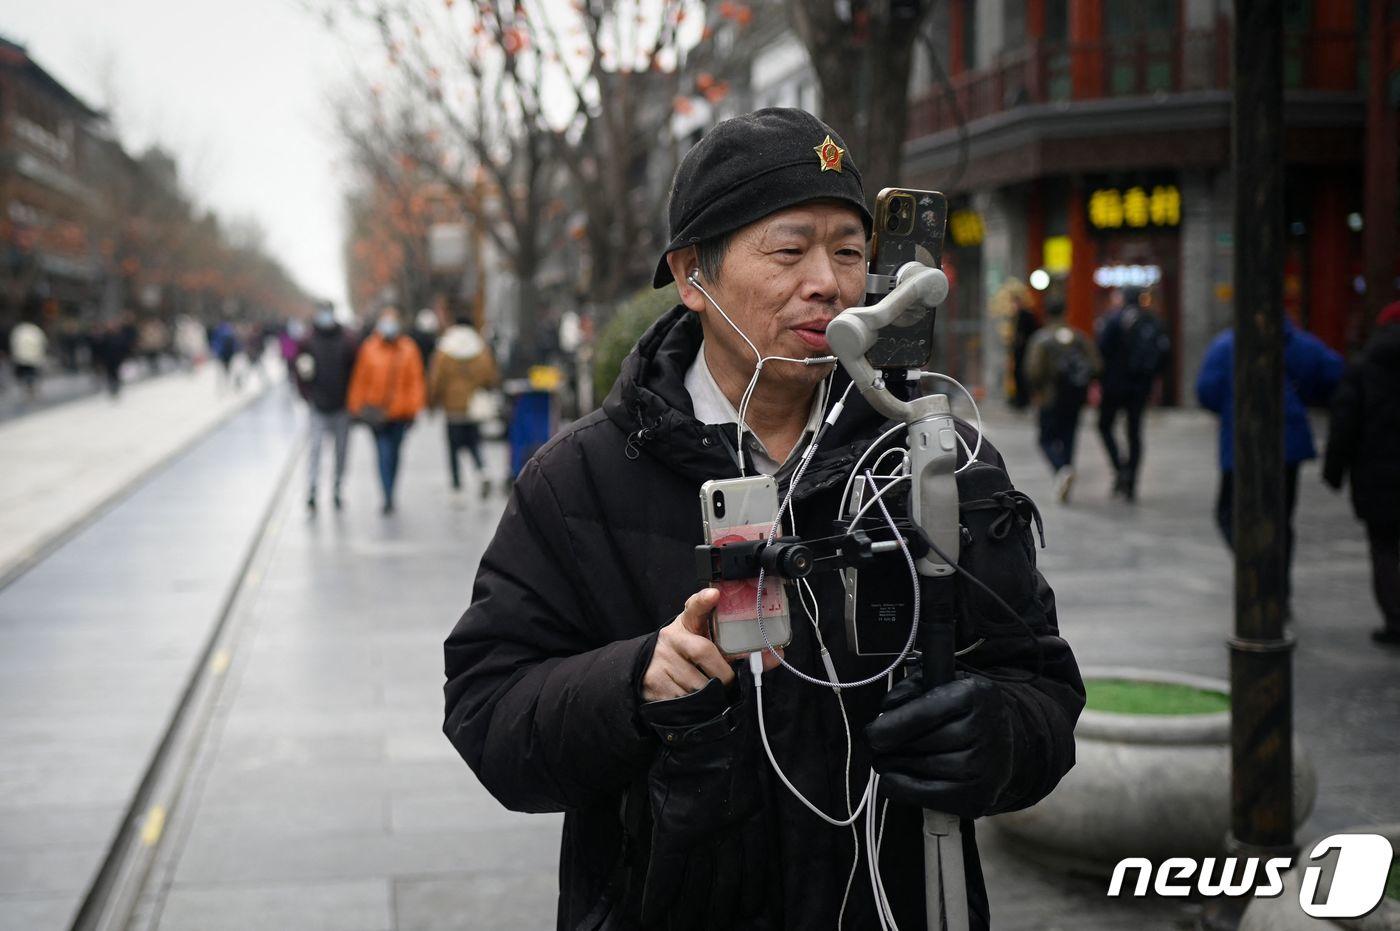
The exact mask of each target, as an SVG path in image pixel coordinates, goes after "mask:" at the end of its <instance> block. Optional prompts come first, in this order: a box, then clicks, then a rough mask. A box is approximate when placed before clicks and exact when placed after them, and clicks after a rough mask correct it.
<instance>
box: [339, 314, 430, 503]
mask: <svg viewBox="0 0 1400 931" xmlns="http://www.w3.org/2000/svg"><path fill="white" fill-rule="evenodd" d="M426 396H427V391H426V388H425V385H424V381H423V356H422V354H420V353H419V351H418V346H417V345H416V344H415V343H414V342H413V340H412V339H411V338H410V337H409V336H407V335H406V334H405V333H404V332H403V327H402V325H401V323H400V322H399V312H398V309H397V308H395V307H386V308H384V310H383V311H382V312H381V313H380V315H379V319H378V321H377V322H376V323H375V325H374V332H373V333H372V334H371V335H370V336H369V338H368V339H366V340H365V341H364V343H363V344H362V345H361V346H360V353H359V355H358V356H357V357H356V358H355V371H354V373H353V374H352V375H351V376H350V393H349V396H348V397H347V399H346V407H347V408H349V410H350V415H351V416H352V417H354V418H355V419H356V420H358V421H360V422H361V423H363V424H366V425H367V426H369V428H370V429H371V430H373V431H374V445H375V449H376V450H377V451H378V454H379V481H380V484H382V485H383V487H384V507H383V509H382V510H383V513H384V514H392V513H394V481H395V479H397V477H398V471H399V448H400V447H401V446H402V445H403V438H404V434H406V433H407V432H408V428H409V427H411V426H413V420H414V418H415V417H417V416H418V412H419V411H421V410H422V409H423V405H424V403H425V401H426V399H427V397H426Z"/></svg>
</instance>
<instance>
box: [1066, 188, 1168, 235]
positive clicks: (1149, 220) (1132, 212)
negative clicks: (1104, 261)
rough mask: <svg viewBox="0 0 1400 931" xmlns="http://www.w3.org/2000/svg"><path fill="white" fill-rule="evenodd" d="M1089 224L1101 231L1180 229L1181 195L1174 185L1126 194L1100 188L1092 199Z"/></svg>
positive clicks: (1132, 190) (1091, 196) (1092, 195)
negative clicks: (1172, 227)
mask: <svg viewBox="0 0 1400 931" xmlns="http://www.w3.org/2000/svg"><path fill="white" fill-rule="evenodd" d="M1089 223H1090V225H1091V226H1093V227H1094V228H1095V229H1101V230H1117V229H1124V228H1128V229H1142V228H1144V227H1147V226H1178V225H1180V223H1181V192H1180V191H1178V190H1177V188H1176V185H1175V184H1158V185H1155V186H1154V187H1153V188H1152V190H1151V191H1148V190H1147V189H1146V188H1144V187H1142V186H1141V185H1134V186H1133V187H1130V188H1128V189H1127V190H1126V191H1120V190H1119V189H1118V188H1099V189H1097V190H1095V191H1094V192H1093V193H1091V194H1090V195H1089Z"/></svg>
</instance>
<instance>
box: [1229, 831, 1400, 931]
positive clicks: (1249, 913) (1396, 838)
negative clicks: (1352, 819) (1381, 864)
mask: <svg viewBox="0 0 1400 931" xmlns="http://www.w3.org/2000/svg"><path fill="white" fill-rule="evenodd" d="M1327 833H1328V834H1379V835H1381V836H1382V837H1384V838H1385V839H1386V840H1388V841H1390V846H1392V847H1394V848H1395V850H1396V851H1397V852H1400V824H1382V825H1374V824H1370V825H1367V824H1363V825H1358V826H1357V827H1352V828H1347V829H1346V830H1345V831H1328V832H1327ZM1324 836H1326V835H1322V836H1319V837H1315V838H1313V839H1312V840H1311V841H1309V842H1308V843H1306V844H1304V845H1303V846H1302V849H1301V853H1300V854H1299V862H1300V863H1301V864H1302V865H1305V866H1306V865H1308V864H1306V863H1304V862H1303V858H1304V857H1306V856H1307V855H1308V851H1310V850H1312V848H1313V845H1314V844H1316V843H1317V842H1318V841H1320V840H1322V837H1324ZM1302 885H1303V871H1302V870H1300V869H1292V870H1289V871H1288V872H1287V873H1284V874H1283V894H1282V895H1280V896H1278V897H1277V898H1272V899H1253V900H1251V901H1250V903H1249V907H1248V908H1246V909H1245V911H1244V918H1243V919H1241V920H1240V927H1239V931H1343V929H1347V931H1400V902H1397V901H1396V900H1395V899H1391V898H1383V899H1381V904H1380V906H1379V907H1378V908H1377V909H1376V910H1375V911H1373V912H1371V914H1369V915H1366V916H1365V917H1364V918H1355V919H1348V920H1342V919H1327V918H1311V917H1309V916H1308V915H1307V914H1305V913H1304V912H1303V910H1302V909H1301V908H1299V907H1298V891H1299V890H1300V889H1301V888H1302Z"/></svg>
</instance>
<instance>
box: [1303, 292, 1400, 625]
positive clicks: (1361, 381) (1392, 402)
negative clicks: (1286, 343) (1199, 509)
mask: <svg viewBox="0 0 1400 931" xmlns="http://www.w3.org/2000/svg"><path fill="white" fill-rule="evenodd" d="M1348 473H1350V474H1351V504H1352V508H1353V509H1354V510H1355V511H1356V516H1357V517H1358V518H1360V520H1361V521H1362V522H1363V523H1364V524H1365V525H1366V539H1367V542H1368V543H1369V544H1370V548H1371V584H1372V587H1373V588H1374V590H1375V594H1376V604H1377V605H1379V606H1380V609H1381V617H1382V620H1383V621H1384V623H1383V625H1382V626H1381V628H1380V629H1379V630H1374V631H1372V632H1371V639H1372V640H1374V641H1376V642H1377V643H1380V644H1385V645H1388V646H1400V301H1397V302H1395V303H1393V304H1390V305H1388V306H1387V307H1386V308H1385V309H1383V310H1382V311H1381V313H1380V316H1379V317H1377V318H1376V332H1375V333H1374V334H1373V335H1372V337H1371V340H1370V342H1369V343H1367V344H1366V348H1365V350H1363V352H1362V353H1361V357H1360V358H1359V359H1358V360H1357V361H1356V363H1355V364H1354V365H1352V366H1351V367H1350V368H1348V369H1347V372H1346V375H1345V376H1343V378H1342V383H1341V386H1340V387H1339V388H1338V390H1337V394H1336V397H1335V398H1333V400H1332V423H1331V429H1330V430H1329V432H1328V434H1327V454H1326V457H1325V458H1324V460H1323V466H1322V478H1323V480H1324V481H1325V482H1327V484H1329V485H1331V486H1332V487H1333V488H1336V489H1340V488H1341V487H1342V483H1343V482H1344V481H1345V480H1346V477H1347V474H1348Z"/></svg>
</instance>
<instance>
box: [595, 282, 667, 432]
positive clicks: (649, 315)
mask: <svg viewBox="0 0 1400 931" xmlns="http://www.w3.org/2000/svg"><path fill="white" fill-rule="evenodd" d="M679 302H680V297H679V296H678V295H677V294H676V286H675V285H674V284H672V285H669V286H667V287H665V288H662V289H661V290H660V291H656V290H653V289H652V288H646V289H644V290H641V291H638V292H637V293H636V294H633V295H632V296H631V297H630V298H628V299H627V301H626V302H625V303H624V304H623V305H622V306H621V307H619V308H618V309H617V313H616V314H614V315H613V318H612V319H611V320H609V321H608V325H607V326H605V327H603V332H602V333H601V334H600V335H599V336H598V346H597V349H596V350H595V351H594V353H593V397H594V398H595V399H596V401H597V403H598V404H602V403H603V398H605V397H607V396H608V392H609V391H611V390H612V386H613V382H615V381H617V375H618V373H619V372H620V371H622V360H623V359H625V358H627V354H628V353H630V352H631V351H632V348H633V347H634V346H636V345H637V340H639V339H641V336H642V334H643V333H645V332H646V331H647V327H649V326H651V325H652V323H654V322H655V321H656V318H657V317H659V316H661V315H662V314H663V313H665V312H666V311H668V310H670V309H671V308H672V307H674V306H676V304H678V303H679Z"/></svg>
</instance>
